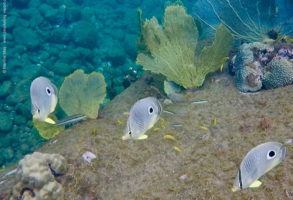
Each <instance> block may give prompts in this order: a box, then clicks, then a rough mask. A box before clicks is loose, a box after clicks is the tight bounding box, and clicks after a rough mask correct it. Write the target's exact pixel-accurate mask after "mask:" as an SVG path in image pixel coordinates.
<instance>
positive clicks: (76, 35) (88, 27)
mask: <svg viewBox="0 0 293 200" xmlns="http://www.w3.org/2000/svg"><path fill="white" fill-rule="evenodd" d="M97 36H98V31H97V29H96V28H95V25H94V24H92V23H89V22H87V21H79V22H77V23H76V24H75V25H74V26H73V34H72V37H73V40H74V42H75V43H76V44H77V45H80V46H83V47H88V48H93V47H95V46H96V44H97Z"/></svg>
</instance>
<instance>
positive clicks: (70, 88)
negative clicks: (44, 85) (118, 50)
mask: <svg viewBox="0 0 293 200" xmlns="http://www.w3.org/2000/svg"><path fill="white" fill-rule="evenodd" d="M105 96H106V83H105V80H104V76H103V75H102V74H101V73H99V72H92V73H91V74H85V73H84V72H83V71H82V70H76V71H74V72H73V73H72V74H70V75H69V76H67V77H66V78H65V80H64V82H63V83H62V85H61V88H60V92H59V99H60V106H61V108H62V109H63V110H64V111H65V113H66V114H67V115H68V116H72V115H77V114H83V115H86V116H87V117H89V118H92V119H94V118H96V117H97V116H98V113H99V107H100V104H101V103H102V102H103V101H104V98H105Z"/></svg>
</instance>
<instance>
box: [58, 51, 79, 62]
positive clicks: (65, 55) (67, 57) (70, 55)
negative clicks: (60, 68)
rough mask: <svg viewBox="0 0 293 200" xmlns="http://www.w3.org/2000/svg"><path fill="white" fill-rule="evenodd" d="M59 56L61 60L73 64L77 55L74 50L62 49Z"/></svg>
mask: <svg viewBox="0 0 293 200" xmlns="http://www.w3.org/2000/svg"><path fill="white" fill-rule="evenodd" d="M59 58H60V62H63V63H68V64H71V63H72V62H73V61H74V60H75V59H76V58H77V57H76V53H75V52H74V51H61V52H60V54H59Z"/></svg>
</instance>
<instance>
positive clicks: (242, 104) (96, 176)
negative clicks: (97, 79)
mask: <svg viewBox="0 0 293 200" xmlns="http://www.w3.org/2000/svg"><path fill="white" fill-rule="evenodd" d="M150 78H151V77H150V76H147V77H143V78H142V79H141V80H139V81H137V82H135V83H134V84H133V85H131V86H130V87H129V88H128V89H126V90H125V91H124V92H123V93H121V94H120V95H118V96H117V97H115V98H114V99H113V100H112V101H111V102H109V104H107V105H106V106H105V108H104V109H102V110H101V111H100V115H101V116H102V117H101V118H98V119H97V120H88V121H85V122H84V123H82V124H80V125H79V126H75V127H72V128H70V129H67V130H65V131H64V132H61V133H60V134H59V135H58V136H57V137H56V140H57V141H56V142H54V143H50V142H48V143H46V144H45V145H44V146H43V147H42V148H41V149H39V150H40V151H42V152H47V153H62V155H63V156H64V157H66V160H67V161H68V171H67V172H66V174H65V175H64V176H61V177H60V178H62V186H63V188H64V199H72V200H80V199H89V200H93V199H105V200H107V199H111V200H112V199H113V200H121V199H123V200H124V199H172V200H173V199H178V200H189V199H233V200H234V199H235V200H243V199H266V200H276V199H288V198H289V197H290V194H291V193H293V189H292V182H293V175H292V170H293V157H292V156H288V157H286V159H285V160H284V162H283V163H282V164H281V165H280V166H279V167H278V168H275V169H274V171H271V172H269V173H268V174H267V175H266V176H265V177H263V178H262V179H261V180H260V181H262V182H263V185H262V186H261V187H260V188H258V189H255V190H252V189H249V190H246V191H245V192H239V193H232V192H231V187H232V185H233V181H234V178H235V174H236V173H237V170H238V167H239V165H240V163H241V160H242V158H243V156H244V155H245V154H246V153H247V152H248V151H249V150H250V149H251V148H253V147H254V146H256V145H257V144H259V143H261V142H267V141H278V142H281V143H284V142H290V143H291V144H287V147H288V152H289V153H291V152H292V151H293V146H292V128H293V123H292V117H293V104H292V98H293V85H289V86H286V87H282V88H277V89H274V90H264V91H262V92H259V93H253V94H251V93H246V94H243V93H240V92H238V90H237V89H236V88H235V86H234V83H233V81H234V80H233V77H231V76H229V75H228V74H224V73H221V74H216V75H215V76H213V77H211V78H213V79H215V80H214V82H213V83H211V84H210V86H209V87H205V88H204V89H202V88H199V89H195V90H187V91H183V92H182V95H184V97H185V98H184V101H182V102H180V103H174V104H168V105H166V104H163V106H164V109H165V110H166V111H170V112H172V113H174V114H168V113H165V112H164V113H163V114H162V116H161V118H162V120H159V121H158V123H157V124H156V125H155V127H154V128H153V129H150V130H149V131H150V134H149V138H148V139H147V140H144V141H140V142H133V141H123V140H121V134H122V133H123V130H124V128H125V123H126V122H127V118H128V116H127V115H125V112H128V111H129V108H130V107H131V105H133V103H135V102H136V101H137V100H138V99H140V98H144V97H146V96H155V97H157V98H159V99H160V101H161V102H164V97H163V96H162V95H160V94H159V93H158V92H157V89H156V88H155V87H158V86H160V85H161V82H160V83H158V82H156V80H155V79H153V82H152V84H151V85H150V84H149V82H150V81H149V79H150ZM199 99H206V100H208V102H207V103H204V104H191V102H194V101H196V100H199ZM215 118H216V119H217V123H216V125H213V124H211V120H213V119H215ZM264 118H266V119H264ZM267 119H271V120H272V121H273V124H272V125H270V124H271V122H269V121H268V120H267ZM118 120H120V121H118ZM264 120H266V122H263V121H264ZM261 124H263V127H260V126H261ZM178 125H180V126H178ZM198 126H205V127H206V128H207V130H201V129H198V128H197V127H198ZM241 127H244V128H243V129H242V130H243V132H242V131H239V129H240V128H241ZM245 127H248V128H245ZM166 134H169V135H172V136H174V138H175V139H176V140H171V139H166V138H165V137H164V136H165V135H166ZM54 141H55V140H54ZM77 141H78V142H77ZM173 146H175V147H178V148H180V149H181V150H182V152H178V151H176V150H174V149H173ZM87 151H89V152H92V153H93V154H95V155H96V159H93V160H91V162H90V163H87V162H85V161H84V160H83V158H82V155H83V154H84V153H85V152H87ZM7 181H8V180H7ZM5 183H7V184H8V182H5ZM63 183H64V184H63ZM5 187H7V186H6V185H5V184H2V185H0V191H2V190H4V189H3V188H5Z"/></svg>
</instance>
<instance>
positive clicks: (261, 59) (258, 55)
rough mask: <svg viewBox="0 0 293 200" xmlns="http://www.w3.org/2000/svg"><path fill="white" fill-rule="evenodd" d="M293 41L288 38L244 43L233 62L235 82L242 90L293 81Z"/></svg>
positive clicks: (270, 87) (274, 86)
mask: <svg viewBox="0 0 293 200" xmlns="http://www.w3.org/2000/svg"><path fill="white" fill-rule="evenodd" d="M292 59H293V45H292V44H289V43H285V42H281V43H275V44H266V43H261V42H253V43H244V44H242V45H241V46H240V48H239V51H238V53H237V54H236V58H235V61H234V62H232V71H234V72H235V82H236V86H237V88H238V90H240V91H242V92H256V91H258V90H260V89H262V88H266V89H273V88H277V87H281V86H285V85H288V84H292V82H293V64H292V61H291V60H292Z"/></svg>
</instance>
